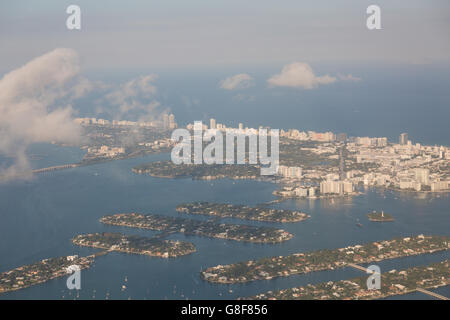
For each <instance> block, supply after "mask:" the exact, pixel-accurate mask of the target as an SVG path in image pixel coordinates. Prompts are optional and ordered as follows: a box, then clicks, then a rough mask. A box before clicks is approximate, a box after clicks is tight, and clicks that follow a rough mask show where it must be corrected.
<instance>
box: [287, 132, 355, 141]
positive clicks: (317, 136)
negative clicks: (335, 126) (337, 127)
mask: <svg viewBox="0 0 450 320" xmlns="http://www.w3.org/2000/svg"><path fill="white" fill-rule="evenodd" d="M280 137H285V138H289V139H294V140H300V141H307V140H311V141H321V142H331V141H337V140H338V139H341V140H338V141H342V139H343V140H344V141H345V140H347V136H346V135H345V134H341V133H340V134H338V135H335V134H334V133H333V132H315V131H308V132H304V131H299V130H297V129H289V130H287V131H285V130H280Z"/></svg>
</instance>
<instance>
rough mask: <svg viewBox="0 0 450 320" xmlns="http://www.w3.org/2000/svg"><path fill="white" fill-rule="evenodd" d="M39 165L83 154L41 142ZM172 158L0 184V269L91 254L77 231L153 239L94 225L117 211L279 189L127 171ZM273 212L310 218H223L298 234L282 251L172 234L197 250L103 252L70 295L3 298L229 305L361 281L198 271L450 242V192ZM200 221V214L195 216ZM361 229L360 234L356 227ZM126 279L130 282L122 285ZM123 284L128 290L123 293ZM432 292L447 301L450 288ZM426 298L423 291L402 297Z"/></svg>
mask: <svg viewBox="0 0 450 320" xmlns="http://www.w3.org/2000/svg"><path fill="white" fill-rule="evenodd" d="M32 152H34V153H35V154H36V155H40V157H38V156H36V157H35V160H33V161H39V163H35V164H34V165H45V161H46V160H45V159H47V160H48V161H49V162H48V163H49V164H58V162H59V161H60V163H64V162H67V161H68V160H71V161H76V160H79V158H81V157H82V152H81V151H80V150H78V149H75V148H59V147H55V146H51V145H50V146H47V145H40V146H38V147H37V149H33V150H32ZM162 159H168V155H167V154H162V155H153V156H147V157H144V158H139V159H128V160H121V161H114V162H108V163H103V164H97V165H92V166H87V167H80V168H74V169H68V170H63V171H57V172H52V173H47V174H40V175H36V176H35V178H34V179H33V180H30V181H15V182H9V183H6V184H5V183H3V184H0V218H1V223H0V235H1V241H0V272H3V271H7V270H10V269H12V268H15V267H18V266H21V265H24V264H30V263H33V262H36V261H38V260H41V259H44V258H49V257H57V256H65V255H72V254H79V255H88V254H91V253H94V252H96V251H98V250H96V249H92V248H80V247H77V246H74V245H73V244H72V243H71V238H72V237H73V236H75V235H77V234H80V233H90V232H104V231H107V232H110V231H118V232H123V233H126V234H139V235H144V236H145V235H147V236H151V235H154V234H155V232H153V231H147V230H138V229H132V228H124V227H114V226H106V225H102V224H101V223H100V222H99V218H100V217H102V216H103V215H105V214H111V213H118V212H132V211H135V212H143V213H158V214H164V215H178V213H176V211H175V206H176V205H177V204H179V203H182V202H185V201H200V200H202V201H217V202H230V203H235V204H242V203H243V204H248V205H255V204H258V203H261V202H265V201H269V200H272V199H274V197H273V196H272V191H273V190H275V189H276V187H277V186H276V184H273V183H270V182H256V181H231V180H217V181H213V182H211V181H209V182H208V181H193V180H191V179H179V180H171V179H159V178H152V177H149V176H145V175H136V174H133V173H132V172H131V170H130V169H131V168H132V167H133V166H134V165H137V164H140V163H143V162H147V161H157V160H162ZM277 207H280V208H291V209H299V210H303V211H305V212H308V213H309V214H310V215H311V218H310V219H308V220H306V221H304V222H299V223H293V224H276V223H274V224H272V223H258V222H247V221H241V220H233V219H225V220H224V221H227V222H236V223H244V224H245V223H248V224H253V225H270V226H276V227H280V228H283V229H285V230H288V231H289V232H292V233H293V234H294V235H295V237H294V238H293V239H292V240H290V241H287V242H285V243H281V244H275V245H261V244H249V243H242V242H236V241H226V240H218V239H208V238H202V237H194V236H184V235H180V234H179V235H171V236H170V237H169V239H179V240H186V241H191V242H193V243H194V244H195V246H196V247H197V252H196V253H194V254H191V255H188V256H183V257H179V258H175V259H161V258H156V257H147V256H141V255H128V254H122V253H109V254H107V255H106V256H102V257H99V258H97V259H96V261H95V264H94V265H93V266H92V267H91V268H90V269H87V270H83V271H82V272H81V290H80V291H79V292H78V293H76V292H75V291H69V290H68V289H67V288H66V278H65V277H63V278H58V279H54V280H51V281H49V282H46V283H44V284H40V285H36V286H33V287H30V288H27V289H23V290H19V291H15V292H10V293H6V294H2V295H0V299H37V298H39V299H105V298H106V297H109V298H110V299H129V298H131V299H186V298H187V299H235V298H238V297H243V296H249V295H254V294H257V293H260V292H265V291H268V290H277V289H283V288H288V287H294V286H301V285H305V284H307V283H319V282H323V281H329V280H340V279H349V278H352V277H357V276H365V275H364V274H363V273H362V272H360V271H358V270H353V269H339V270H335V271H326V272H317V273H310V274H306V275H297V276H292V277H287V278H277V279H272V280H270V281H256V282H250V283H247V284H236V285H216V284H210V283H207V282H205V281H203V280H202V279H201V278H200V274H199V272H200V271H201V270H202V269H204V268H207V267H209V266H214V265H217V264H227V263H233V262H238V261H243V260H248V259H255V258H260V257H265V256H273V255H285V254H289V253H294V252H304V251H311V250H316V249H322V248H339V247H343V246H346V245H351V244H358V243H365V242H370V241H375V240H382V239H391V238H394V237H398V236H407V235H417V234H420V233H424V234H441V235H450V232H449V230H450V220H449V216H448V215H449V211H448V208H449V207H450V199H449V197H448V195H444V196H440V197H423V198H421V199H419V198H416V197H413V196H411V195H407V194H399V193H395V192H391V191H380V190H367V192H366V194H364V195H360V196H357V197H354V198H346V199H335V200H311V201H310V200H300V201H295V200H290V201H286V202H283V203H281V204H279V205H277ZM372 210H385V211H386V212H390V213H391V214H392V215H393V216H394V217H395V219H396V220H395V222H393V223H385V224H379V223H371V222H369V221H368V220H367V218H366V214H367V212H369V211H372ZM192 218H197V219H204V217H195V216H194V217H192ZM358 221H359V222H361V223H362V224H363V227H362V228H360V227H358V226H356V223H357V222H358ZM449 257H450V253H447V252H444V253H436V254H428V255H422V256H418V257H408V258H402V259H395V260H388V261H384V262H381V263H379V266H380V267H381V270H382V271H388V270H391V269H404V268H407V267H410V266H415V265H425V264H429V263H432V262H437V261H442V260H443V259H448V258H449ZM125 279H127V281H125ZM122 285H126V287H127V288H126V289H125V290H124V291H122ZM436 292H438V293H441V294H444V295H446V296H450V288H449V287H444V288H440V289H437V290H436ZM395 298H402V299H404V298H408V299H429V297H428V296H425V295H423V294H421V293H414V294H410V295H407V296H403V297H395Z"/></svg>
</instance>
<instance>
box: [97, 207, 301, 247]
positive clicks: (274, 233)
mask: <svg viewBox="0 0 450 320" xmlns="http://www.w3.org/2000/svg"><path fill="white" fill-rule="evenodd" d="M100 222H102V223H104V224H110V225H115V226H125V227H132V228H142V229H150V230H157V231H163V232H164V233H166V234H169V233H175V232H179V233H184V234H186V235H193V236H203V237H210V238H219V239H227V240H236V241H246V242H255V243H277V242H283V241H287V240H289V239H291V238H292V237H293V235H292V234H291V233H289V232H287V231H284V230H282V229H275V228H269V227H255V226H247V225H240V224H225V223H220V224H219V223H215V222H212V221H200V220H193V219H184V218H179V217H169V216H163V215H156V214H148V215H143V214H139V213H119V214H114V215H107V216H104V217H102V218H101V219H100Z"/></svg>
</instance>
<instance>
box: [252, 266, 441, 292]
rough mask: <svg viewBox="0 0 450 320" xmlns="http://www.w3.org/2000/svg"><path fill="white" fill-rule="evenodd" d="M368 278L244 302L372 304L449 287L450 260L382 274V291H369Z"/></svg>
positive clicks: (329, 283)
mask: <svg viewBox="0 0 450 320" xmlns="http://www.w3.org/2000/svg"><path fill="white" fill-rule="evenodd" d="M366 282H367V276H364V277H360V278H355V279H350V280H341V281H328V282H323V283H318V284H308V285H306V286H304V287H297V288H289V289H284V290H280V291H269V292H267V293H262V294H258V295H256V296H253V297H249V298H244V299H243V300H257V299H258V300H349V299H351V300H356V299H361V300H373V299H382V298H386V297H390V296H395V295H404V294H407V293H411V292H414V291H416V290H418V289H419V290H420V289H431V288H438V287H442V286H447V285H449V284H450V264H449V260H445V261H442V262H438V263H433V264H430V265H427V266H420V267H413V268H408V269H406V270H401V271H397V270H391V271H389V272H386V273H382V274H381V283H380V284H381V288H380V290H369V289H368V288H367V284H366Z"/></svg>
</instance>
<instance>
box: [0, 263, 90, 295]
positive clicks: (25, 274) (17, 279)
mask: <svg viewBox="0 0 450 320" xmlns="http://www.w3.org/2000/svg"><path fill="white" fill-rule="evenodd" d="M97 255H98V254H96V255H90V256H87V257H78V256H77V255H74V256H67V257H58V258H49V259H44V260H41V261H39V262H37V263H34V264H30V265H25V266H21V267H18V268H15V269H13V270H10V271H6V272H3V273H0V293H3V292H9V291H15V290H19V289H24V288H28V287H31V286H33V285H36V284H40V283H44V282H47V281H49V280H52V279H55V278H59V277H64V276H67V275H68V274H69V273H68V269H67V268H68V267H70V266H72V265H77V266H78V267H79V268H80V270H81V269H87V268H89V267H90V266H91V265H92V263H93V262H94V259H95V257H96V256H97Z"/></svg>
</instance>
